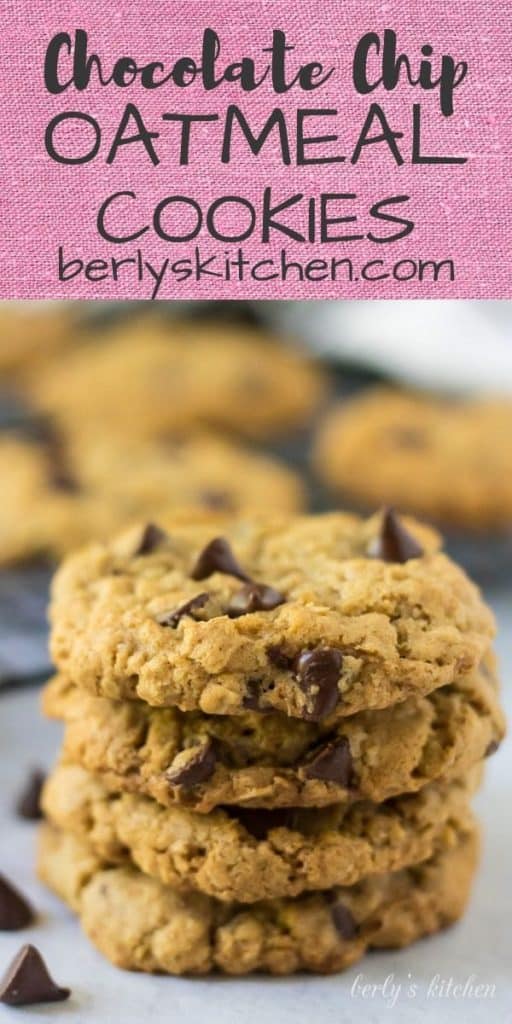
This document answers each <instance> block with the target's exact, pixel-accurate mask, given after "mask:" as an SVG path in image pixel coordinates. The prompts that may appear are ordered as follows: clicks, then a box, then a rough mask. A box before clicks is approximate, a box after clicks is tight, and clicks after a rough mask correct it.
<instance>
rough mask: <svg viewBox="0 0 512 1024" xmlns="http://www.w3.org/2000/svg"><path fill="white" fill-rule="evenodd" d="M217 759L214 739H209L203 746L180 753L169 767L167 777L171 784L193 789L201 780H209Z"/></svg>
mask: <svg viewBox="0 0 512 1024" xmlns="http://www.w3.org/2000/svg"><path fill="white" fill-rule="evenodd" d="M184 754H185V755H186V756H185V758H184V756H183V755H184ZM216 761H217V758H216V755H215V747H214V745H213V742H212V740H211V739H208V740H207V741H206V743H203V744H202V746H200V747H197V748H191V749H189V750H186V751H183V752H182V754H181V755H178V757H177V758H176V759H175V763H174V764H172V765H171V766H170V768H168V769H167V771H166V773H165V777H166V779H167V781H168V782H169V783H170V784H171V786H183V787H184V788H185V789H192V787H193V786H199V785H200V783H201V782H207V780H208V779H210V778H211V776H212V775H213V773H214V771H215V764H216Z"/></svg>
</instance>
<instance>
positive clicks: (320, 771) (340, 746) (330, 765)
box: [304, 736, 355, 789]
mask: <svg viewBox="0 0 512 1024" xmlns="http://www.w3.org/2000/svg"><path fill="white" fill-rule="evenodd" d="M304 775H305V777H306V778H307V779H321V780H322V781H323V782H336V783H337V784H338V785H339V786H343V787H344V788H345V789H349V788H350V787H352V786H354V784H355V775H354V766H353V761H352V754H351V752H350V744H349V742H348V739H347V737H346V736H340V737H339V738H338V739H336V740H333V741H332V742H331V743H327V744H326V745H325V746H324V747H322V748H321V749H320V750H319V751H318V753H317V754H315V756H314V757H313V758H312V759H311V760H310V761H308V763H307V764H306V765H304Z"/></svg>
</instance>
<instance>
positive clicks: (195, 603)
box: [156, 591, 210, 629]
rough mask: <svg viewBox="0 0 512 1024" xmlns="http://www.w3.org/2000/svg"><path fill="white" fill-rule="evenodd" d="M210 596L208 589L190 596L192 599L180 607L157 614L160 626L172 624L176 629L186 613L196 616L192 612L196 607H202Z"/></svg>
mask: <svg viewBox="0 0 512 1024" xmlns="http://www.w3.org/2000/svg"><path fill="white" fill-rule="evenodd" d="M209 596H210V595H209V593H208V592H207V591H204V592H203V593H202V594H196V596H195V597H191V598H190V601H185V603H184V604H181V605H180V606H179V608H175V609H174V611H170V612H161V613H160V615H157V617H156V621H157V622H158V624H159V625H160V626H170V627H171V629H176V626H177V625H178V623H179V622H181V619H183V618H184V616H185V615H190V616H191V618H194V615H193V614H192V613H193V612H194V611H195V610H196V608H202V607H203V606H204V605H205V604H206V602H207V600H208V598H209Z"/></svg>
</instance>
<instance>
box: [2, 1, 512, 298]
mask: <svg viewBox="0 0 512 1024" xmlns="http://www.w3.org/2000/svg"><path fill="white" fill-rule="evenodd" d="M0 29H1V36H0V38H1V40H2V43H1V47H2V59H1V71H0V90H1V97H0V103H1V108H2V111H1V114H2V117H1V120H2V134H3V142H2V171H1V173H2V178H3V181H2V220H3V230H2V235H1V243H0V244H1V247H2V274H1V277H0V295H1V296H2V297H5V298H12V297H20V298H21V297H23V298H33V297H37V298H41V297H65V298H101V299H113V298H147V297H150V296H154V297H157V298H161V299H163V298H166V299H167V298H213V299H216V298H236V297H251V298H272V299H275V298H333V297H350V298H386V297H389V298H408V297H420V298H429V297H434V298H445V297H446V298H448V297H450V298H453V297H461V298H462V297H464V298H466V297H479V298H494V297H496V298H505V297H510V296H512V285H511V281H512V273H511V270H512V259H511V252H510V250H511V239H512V230H511V228H512V176H511V174H510V170H509V161H510V149H511V146H510V143H511V137H512V131H511V129H512V118H511V103H510V94H511V88H512V73H511V64H510V50H509V44H508V38H509V29H510V7H509V4H508V2H505V0H476V2H473V0H458V2H457V3H454V4H446V3H445V2H444V0H442V2H441V0H394V2H382V3H373V2H362V0H361V2H357V0H308V2H307V3H306V2H304V3H297V2H296V0H293V2H288V0H275V2H265V0H247V2H242V0H235V2H221V0H145V2H142V0H116V2H115V3H114V2H112V3H110V4H109V3H106V2H105V0H101V2H100V0H80V2H76V0H30V2H29V0H3V2H2V5H1V8H0ZM77 30H78V33H79V34H78V36H77V35H76V33H77ZM207 30H209V31H207ZM205 32H206V36H205V35H204V33H205ZM369 33H370V34H371V35H368V34H369ZM60 34H63V35H60ZM66 34H67V36H66ZM215 34H216V35H215ZM393 34H394V35H393ZM56 37H57V38H56ZM52 40H53V44H52V45H51V46H50V43H51V41H52ZM45 57H46V77H45V74H44V70H45ZM96 58H97V59H96ZM240 62H242V65H241V66H240ZM233 65H235V66H233ZM312 65H314V66H312ZM320 65H321V67H320ZM60 115H66V116H64V117H63V118H62V120H61V118H60ZM69 115H73V116H69ZM187 115H194V120H193V121H191V120H190V119H189V120H186V116H187ZM269 119H270V120H269ZM265 128H266V131H264V129H265ZM143 132H145V133H146V135H145V141H143V140H141V138H140V137H139V139H138V141H137V140H136V141H133V138H132V141H128V139H129V138H130V137H133V136H134V135H137V133H138V134H139V136H140V134H141V133H143ZM262 133H263V134H262ZM379 136H381V138H380V141H379ZM382 136H384V137H382ZM434 157H435V158H436V162H434V160H433V158H434ZM70 160H76V161H78V160H82V161H83V162H81V163H78V162H76V163H69V161H70ZM118 193H122V194H121V195H118ZM113 197H115V198H113ZM102 209H103V210H104V216H100V211H101V210H102Z"/></svg>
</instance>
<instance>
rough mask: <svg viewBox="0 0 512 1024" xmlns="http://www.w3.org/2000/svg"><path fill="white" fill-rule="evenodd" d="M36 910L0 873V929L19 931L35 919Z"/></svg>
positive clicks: (3, 930)
mask: <svg viewBox="0 0 512 1024" xmlns="http://www.w3.org/2000/svg"><path fill="white" fill-rule="evenodd" d="M34 916H35V915H34V911H33V910H32V907H31V906H30V904H29V903H27V901H26V899H25V897H24V896H22V895H21V893H20V892H18V890H17V889H15V888H14V886H13V885H11V883H10V882H8V881H7V879H6V877H5V875H0V931H2V932H17V931H18V930H19V929H20V928H26V927H27V925H29V924H31V923H32V921H33V920H34Z"/></svg>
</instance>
